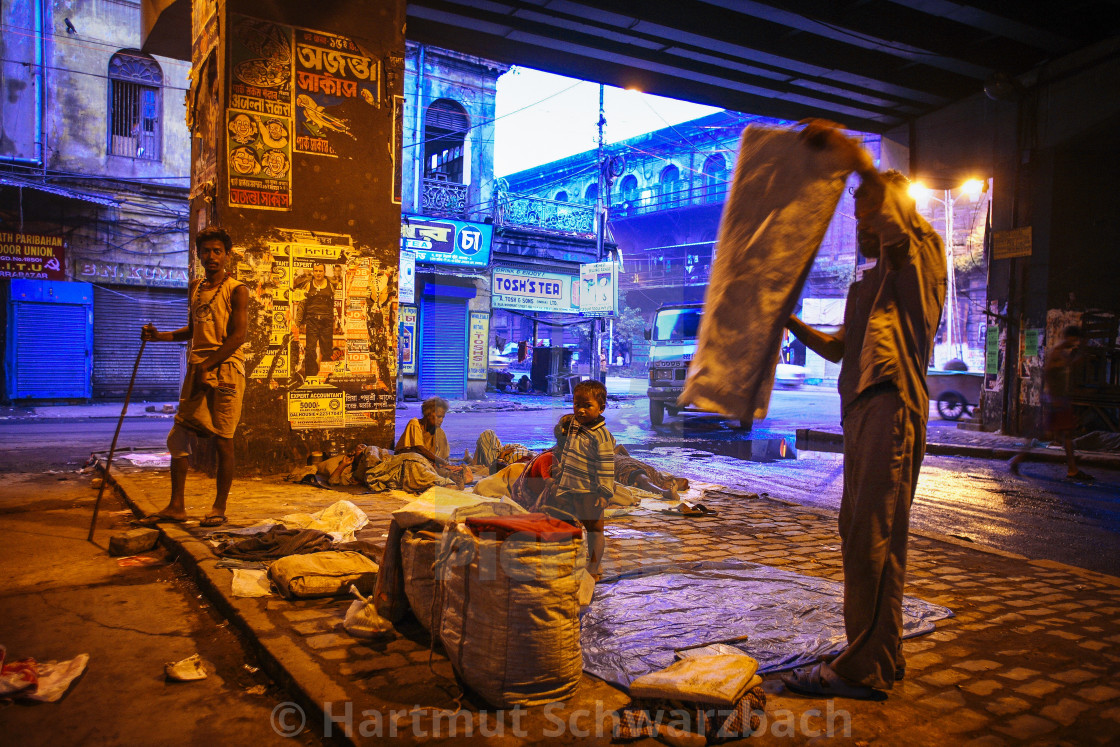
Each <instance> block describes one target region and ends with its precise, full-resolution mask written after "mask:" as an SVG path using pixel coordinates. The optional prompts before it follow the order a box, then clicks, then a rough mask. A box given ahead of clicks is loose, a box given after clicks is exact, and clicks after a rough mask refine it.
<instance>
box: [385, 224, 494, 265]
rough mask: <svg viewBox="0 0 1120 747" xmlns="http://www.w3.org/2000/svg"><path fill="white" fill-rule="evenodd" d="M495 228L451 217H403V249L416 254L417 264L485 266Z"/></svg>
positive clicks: (488, 260) (487, 262)
mask: <svg viewBox="0 0 1120 747" xmlns="http://www.w3.org/2000/svg"><path fill="white" fill-rule="evenodd" d="M493 237H494V227H493V226H491V225H488V224H485V223H468V222H466V221H461V220H451V219H449V218H427V217H424V216H422V215H402V216H401V249H402V250H410V251H413V252H415V253H416V261H417V262H427V263H428V264H434V265H453V266H456V267H486V266H487V265H489V264H490V242H491V241H492V240H493Z"/></svg>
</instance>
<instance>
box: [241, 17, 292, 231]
mask: <svg viewBox="0 0 1120 747" xmlns="http://www.w3.org/2000/svg"><path fill="white" fill-rule="evenodd" d="M230 22H231V26H232V28H231V32H230V35H229V38H230V42H229V46H230V49H229V55H230V65H229V70H230V83H229V107H228V109H227V111H226V128H227V140H226V144H227V147H226V158H227V161H226V166H227V174H228V179H229V204H230V207H247V208H257V209H260V210H290V209H291V199H292V129H293V120H292V29H291V28H289V27H287V26H280V25H278V24H274V23H269V22H267V21H261V20H257V19H255V18H246V17H244V16H239V15H231V21H230Z"/></svg>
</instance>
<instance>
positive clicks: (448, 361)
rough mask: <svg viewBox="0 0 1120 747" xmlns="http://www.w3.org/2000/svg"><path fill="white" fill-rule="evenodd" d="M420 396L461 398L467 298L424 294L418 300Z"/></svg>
mask: <svg viewBox="0 0 1120 747" xmlns="http://www.w3.org/2000/svg"><path fill="white" fill-rule="evenodd" d="M418 349H419V351H420V355H419V357H420V397H421V399H424V398H427V397H431V396H434V395H439V396H440V397H446V398H448V399H464V398H465V397H466V387H467V300H466V299H465V298H448V297H442V296H429V295H425V296H423V297H422V299H421V304H420V344H419V346H418Z"/></svg>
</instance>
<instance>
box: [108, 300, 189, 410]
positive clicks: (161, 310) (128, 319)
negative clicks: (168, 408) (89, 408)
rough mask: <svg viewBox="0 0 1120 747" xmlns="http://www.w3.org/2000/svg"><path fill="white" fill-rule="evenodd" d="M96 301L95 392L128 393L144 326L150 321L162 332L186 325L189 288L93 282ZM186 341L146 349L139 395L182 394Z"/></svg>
mask: <svg viewBox="0 0 1120 747" xmlns="http://www.w3.org/2000/svg"><path fill="white" fill-rule="evenodd" d="M93 301H94V305H93V396H94V397H123V396H124V395H125V392H126V391H127V390H128V380H129V377H131V376H132V366H133V365H134V364H135V363H136V353H137V351H138V350H139V349H140V328H141V327H142V326H143V325H145V324H147V323H148V322H151V323H152V324H154V325H156V328H157V329H159V330H161V331H168V330H172V329H179V328H180V327H183V326H185V325H186V323H187V291H186V289H183V288H137V287H128V286H124V287H117V288H103V287H101V286H94V289H93ZM186 345H187V344H186V343H170V342H156V343H152V344H150V345H147V346H146V347H145V348H144V358H143V360H141V361H140V368H139V369H138V370H137V371H136V385H135V386H134V387H133V389H132V396H133V398H134V399H135V398H140V399H145V398H148V399H151V398H166V399H175V398H177V397H178V396H179V387H180V385H181V384H182V383H183V366H184V364H185V360H186V358H185V351H186Z"/></svg>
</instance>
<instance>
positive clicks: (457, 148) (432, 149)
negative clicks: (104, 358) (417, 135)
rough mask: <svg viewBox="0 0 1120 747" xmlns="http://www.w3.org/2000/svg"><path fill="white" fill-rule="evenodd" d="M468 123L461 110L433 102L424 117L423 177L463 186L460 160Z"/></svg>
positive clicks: (442, 101) (441, 101)
mask: <svg viewBox="0 0 1120 747" xmlns="http://www.w3.org/2000/svg"><path fill="white" fill-rule="evenodd" d="M469 130H470V120H469V119H468V118H467V112H466V110H465V109H463V107H462V106H460V105H459V104H457V103H455V102H454V101H450V100H448V99H437V100H436V101H433V102H432V104H431V106H429V107H428V113H427V115H426V116H425V117H424V176H425V177H427V178H429V179H431V178H438V177H444V178H446V179H447V181H449V182H454V183H456V184H464V183H465V182H464V181H463V173H464V171H463V156H464V153H465V151H466V148H465V145H466V137H467V132H468V131H469Z"/></svg>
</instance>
